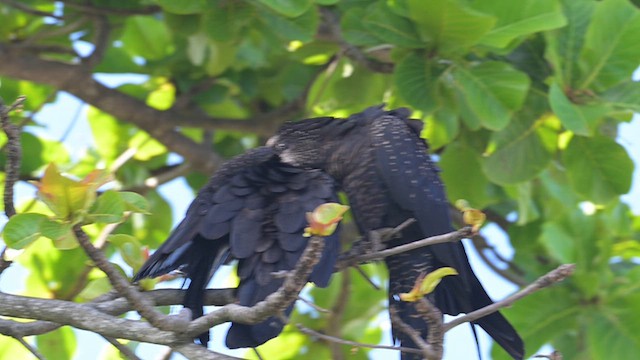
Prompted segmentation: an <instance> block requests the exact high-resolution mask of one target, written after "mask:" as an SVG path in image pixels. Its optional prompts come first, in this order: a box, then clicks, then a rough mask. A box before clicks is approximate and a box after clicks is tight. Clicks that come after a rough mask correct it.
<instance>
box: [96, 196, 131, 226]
mask: <svg viewBox="0 0 640 360" xmlns="http://www.w3.org/2000/svg"><path fill="white" fill-rule="evenodd" d="M124 210H125V205H124V201H123V199H122V197H121V196H120V194H118V192H117V191H114V190H107V191H105V192H104V193H102V195H100V196H99V197H98V199H97V200H96V202H95V203H94V205H93V206H92V207H91V209H89V213H88V214H87V219H88V220H89V221H92V222H99V223H107V224H109V223H117V222H120V221H122V219H123V217H124Z"/></svg>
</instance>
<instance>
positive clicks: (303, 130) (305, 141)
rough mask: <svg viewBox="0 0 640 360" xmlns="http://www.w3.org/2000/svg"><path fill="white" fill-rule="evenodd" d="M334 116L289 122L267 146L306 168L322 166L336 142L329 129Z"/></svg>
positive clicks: (285, 159) (295, 164)
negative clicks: (328, 132)
mask: <svg viewBox="0 0 640 360" xmlns="http://www.w3.org/2000/svg"><path fill="white" fill-rule="evenodd" d="M335 121H339V120H336V119H333V118H315V119H307V120H302V121H297V122H287V123H285V124H284V125H282V126H281V127H280V129H278V132H277V133H276V134H275V135H274V136H272V137H271V138H269V140H268V141H267V144H266V145H267V146H269V147H272V148H273V149H274V150H275V152H276V153H277V154H278V155H280V158H281V159H282V161H283V162H285V163H288V164H291V165H294V166H298V167H304V168H321V167H322V166H323V165H324V164H325V163H326V162H327V158H328V156H329V152H330V149H331V146H332V143H333V142H334V139H332V138H331V137H330V136H328V134H327V131H328V130H330V129H329V128H331V126H330V124H331V123H332V122H335Z"/></svg>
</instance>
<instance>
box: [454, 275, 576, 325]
mask: <svg viewBox="0 0 640 360" xmlns="http://www.w3.org/2000/svg"><path fill="white" fill-rule="evenodd" d="M575 269H576V265H575V264H564V265H560V266H558V267H557V268H556V269H555V270H552V271H550V272H548V273H547V274H545V275H543V276H541V277H540V278H538V279H537V280H536V281H534V282H533V283H532V284H531V285H529V286H527V287H526V288H524V289H522V290H520V291H518V292H517V293H515V294H513V295H511V296H509V297H506V298H504V299H502V300H500V301H498V302H495V303H493V304H491V305H488V306H485V307H483V308H482V309H478V310H476V311H473V312H470V313H468V314H466V315H464V316H460V317H458V318H455V319H453V320H451V321H449V322H448V323H446V324H444V331H445V332H447V331H449V330H451V329H453V328H454V327H456V326H458V325H460V324H463V323H466V322H472V321H475V320H477V319H479V318H481V317H484V316H487V315H489V314H491V313H494V312H496V311H498V310H500V309H502V308H505V307H508V306H511V305H512V304H513V303H514V302H516V301H518V300H520V299H522V298H523V297H525V296H528V295H531V294H533V293H534V292H536V291H538V290H540V289H543V288H545V287H548V286H550V285H553V284H555V283H557V282H560V281H562V280H564V279H565V278H567V277H568V276H570V275H571V274H573V272H574V270H575Z"/></svg>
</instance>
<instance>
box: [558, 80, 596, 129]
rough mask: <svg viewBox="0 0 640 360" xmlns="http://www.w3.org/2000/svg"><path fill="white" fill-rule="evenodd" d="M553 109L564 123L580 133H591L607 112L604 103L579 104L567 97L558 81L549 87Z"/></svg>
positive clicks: (568, 127)
mask: <svg viewBox="0 0 640 360" xmlns="http://www.w3.org/2000/svg"><path fill="white" fill-rule="evenodd" d="M549 103H550V105H551V109H552V110H553V112H554V113H555V114H556V115H557V116H558V118H559V119H560V121H562V125H564V126H565V127H566V128H567V129H569V130H571V131H573V132H574V133H576V134H578V135H591V134H593V131H594V129H595V127H596V124H597V122H598V120H600V119H601V118H602V116H603V115H604V114H605V113H606V112H607V108H606V107H605V106H604V105H578V104H574V103H572V102H571V100H569V99H568V98H567V96H566V95H565V93H564V92H563V91H562V89H561V88H560V86H558V84H557V83H553V84H552V85H551V88H550V89H549Z"/></svg>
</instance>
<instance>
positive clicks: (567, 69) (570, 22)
mask: <svg viewBox="0 0 640 360" xmlns="http://www.w3.org/2000/svg"><path fill="white" fill-rule="evenodd" d="M561 4H562V8H563V11H564V16H566V18H567V25H566V26H565V27H562V28H560V29H556V30H553V31H548V32H545V33H544V38H545V41H546V42H547V48H546V51H545V57H546V59H547V60H548V61H549V62H551V64H553V68H554V70H555V72H556V74H557V78H558V80H559V81H560V85H562V86H563V87H571V88H573V87H575V86H576V85H577V84H575V83H576V81H577V80H578V78H579V76H580V74H579V69H578V58H579V56H580V49H582V46H583V44H584V39H585V36H584V34H585V32H586V31H587V27H588V26H589V22H590V21H591V14H592V13H593V10H594V9H595V6H596V4H597V2H595V1H592V0H561Z"/></svg>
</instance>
